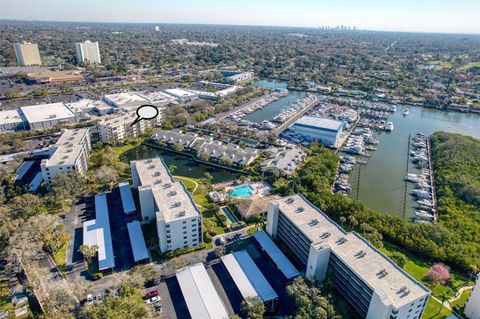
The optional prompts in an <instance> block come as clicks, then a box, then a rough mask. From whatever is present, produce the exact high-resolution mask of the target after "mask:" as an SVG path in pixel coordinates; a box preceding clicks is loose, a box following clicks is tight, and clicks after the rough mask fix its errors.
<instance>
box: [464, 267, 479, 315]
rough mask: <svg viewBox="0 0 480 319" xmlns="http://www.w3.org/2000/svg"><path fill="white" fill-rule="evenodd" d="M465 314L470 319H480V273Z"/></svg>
mask: <svg viewBox="0 0 480 319" xmlns="http://www.w3.org/2000/svg"><path fill="white" fill-rule="evenodd" d="M463 313H464V314H465V316H466V317H467V318H468V319H480V273H478V274H477V281H476V282H475V286H474V287H473V290H472V293H471V294H470V297H468V301H467V304H466V305H465V310H464V311H463Z"/></svg>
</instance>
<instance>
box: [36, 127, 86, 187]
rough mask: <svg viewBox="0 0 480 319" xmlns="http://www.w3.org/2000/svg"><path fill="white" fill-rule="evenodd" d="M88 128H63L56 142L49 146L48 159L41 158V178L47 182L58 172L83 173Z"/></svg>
mask: <svg viewBox="0 0 480 319" xmlns="http://www.w3.org/2000/svg"><path fill="white" fill-rule="evenodd" d="M90 151H91V144H90V129H89V128H79V129H72V130H64V131H63V134H62V136H61V137H60V138H59V140H58V141H57V143H55V145H54V146H52V147H51V155H50V158H49V159H44V160H42V162H41V164H40V167H41V169H42V174H43V179H44V180H45V182H47V183H48V184H50V183H51V181H52V180H53V178H54V177H55V176H57V175H58V174H60V173H65V174H69V173H71V172H77V173H78V174H80V175H85V174H86V172H87V169H88V157H89V156H90Z"/></svg>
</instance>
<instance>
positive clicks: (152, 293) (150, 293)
mask: <svg viewBox="0 0 480 319" xmlns="http://www.w3.org/2000/svg"><path fill="white" fill-rule="evenodd" d="M156 296H158V290H156V289H155V290H152V291H150V292H147V293H145V295H144V296H143V298H144V299H150V298H152V297H156Z"/></svg>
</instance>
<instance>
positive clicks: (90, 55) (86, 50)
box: [75, 40, 101, 64]
mask: <svg viewBox="0 0 480 319" xmlns="http://www.w3.org/2000/svg"><path fill="white" fill-rule="evenodd" d="M75 50H76V52H77V61H78V63H83V62H88V63H91V64H92V63H96V64H100V63H101V60H100V50H99V49H98V42H91V41H88V40H87V41H85V42H78V43H75Z"/></svg>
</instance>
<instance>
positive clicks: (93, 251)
mask: <svg viewBox="0 0 480 319" xmlns="http://www.w3.org/2000/svg"><path fill="white" fill-rule="evenodd" d="M78 251H79V252H81V253H82V255H83V258H85V261H86V262H87V264H90V263H91V262H92V260H93V258H94V257H95V256H96V255H97V252H98V246H97V245H92V246H88V245H80V247H78Z"/></svg>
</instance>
